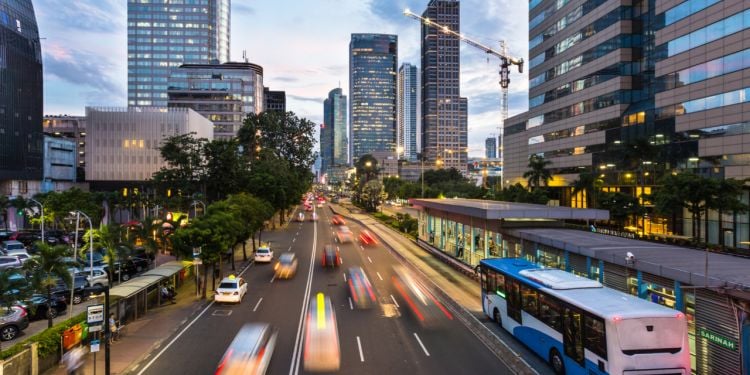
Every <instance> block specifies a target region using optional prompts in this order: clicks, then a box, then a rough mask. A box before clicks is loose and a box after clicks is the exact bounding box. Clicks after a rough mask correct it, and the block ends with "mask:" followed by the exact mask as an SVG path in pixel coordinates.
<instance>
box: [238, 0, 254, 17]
mask: <svg viewBox="0 0 750 375" xmlns="http://www.w3.org/2000/svg"><path fill="white" fill-rule="evenodd" d="M242 1H248V0H240V1H234V2H232V14H238V15H240V14H241V15H250V16H254V15H255V14H256V12H255V8H253V7H251V6H250V5H248V4H247V3H244V2H242Z"/></svg>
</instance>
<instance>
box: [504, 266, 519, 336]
mask: <svg viewBox="0 0 750 375" xmlns="http://www.w3.org/2000/svg"><path fill="white" fill-rule="evenodd" d="M505 290H506V293H507V297H508V298H506V299H505V300H506V303H507V309H508V316H509V317H510V318H511V319H513V320H515V321H516V322H518V324H523V322H521V286H520V285H519V283H518V281H516V280H513V279H511V278H510V277H506V278H505Z"/></svg>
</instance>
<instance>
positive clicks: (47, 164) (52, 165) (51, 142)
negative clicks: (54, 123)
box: [42, 135, 78, 193]
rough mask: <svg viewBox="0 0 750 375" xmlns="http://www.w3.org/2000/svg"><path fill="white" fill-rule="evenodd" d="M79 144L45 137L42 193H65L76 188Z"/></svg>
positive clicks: (69, 140) (66, 139)
mask: <svg viewBox="0 0 750 375" xmlns="http://www.w3.org/2000/svg"><path fill="white" fill-rule="evenodd" d="M77 160H78V144H77V143H76V141H75V139H72V138H62V137H52V136H49V135H45V136H44V177H43V178H42V193H46V192H50V191H64V190H67V189H70V188H71V187H73V186H75V184H76V181H77V178H76V170H77V167H78V166H77V163H76V161H77Z"/></svg>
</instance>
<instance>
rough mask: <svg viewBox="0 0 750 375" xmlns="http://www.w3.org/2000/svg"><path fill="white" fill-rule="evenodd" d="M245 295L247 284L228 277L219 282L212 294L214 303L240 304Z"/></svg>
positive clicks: (237, 278) (230, 276) (236, 278)
mask: <svg viewBox="0 0 750 375" xmlns="http://www.w3.org/2000/svg"><path fill="white" fill-rule="evenodd" d="M245 294H247V282H245V279H243V278H241V277H236V276H234V275H229V277H225V278H224V280H221V284H219V287H218V288H216V291H215V292H214V301H216V302H234V303H240V302H242V298H244V297H245Z"/></svg>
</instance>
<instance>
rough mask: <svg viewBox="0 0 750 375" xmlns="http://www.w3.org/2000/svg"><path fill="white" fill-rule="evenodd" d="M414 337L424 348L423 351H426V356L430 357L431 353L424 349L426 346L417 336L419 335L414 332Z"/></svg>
mask: <svg viewBox="0 0 750 375" xmlns="http://www.w3.org/2000/svg"><path fill="white" fill-rule="evenodd" d="M414 337H415V338H416V339H417V342H418V343H419V346H421V347H422V350H424V354H425V355H426V356H428V357H429V356H430V352H428V351H427V348H425V347H424V344H423V343H422V340H420V339H419V336H417V333H416V332H414Z"/></svg>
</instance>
